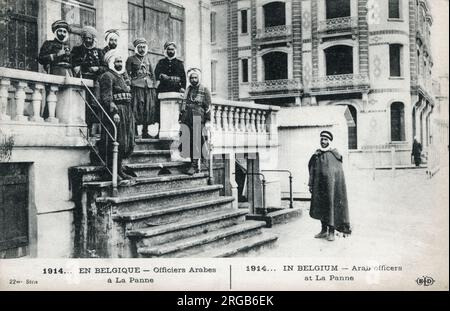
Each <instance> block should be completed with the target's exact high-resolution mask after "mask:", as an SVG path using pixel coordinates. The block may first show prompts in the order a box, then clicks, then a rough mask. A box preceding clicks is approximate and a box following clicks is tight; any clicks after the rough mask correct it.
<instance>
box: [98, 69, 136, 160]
mask: <svg viewBox="0 0 450 311" xmlns="http://www.w3.org/2000/svg"><path fill="white" fill-rule="evenodd" d="M126 80H127V75H126V73H125V74H124V75H119V74H118V73H116V72H114V71H112V70H108V71H106V72H105V73H104V74H102V75H101V76H100V78H99V83H100V94H101V96H100V98H101V103H102V106H103V108H104V109H105V110H106V112H108V114H109V116H110V118H111V119H112V120H113V116H114V114H116V113H117V114H118V115H119V117H120V122H119V123H118V124H117V123H116V126H117V142H118V143H119V161H120V162H121V160H122V159H123V158H127V157H129V156H130V155H131V153H132V152H133V148H134V117H133V110H132V103H131V93H130V87H129V86H128V85H127V83H126ZM103 119H104V120H103V121H102V122H103V124H104V125H105V126H106V127H107V129H108V131H109V132H110V133H111V135H114V132H113V129H112V126H111V123H110V121H109V120H107V118H106V117H105V116H104V118H103ZM99 149H100V151H101V152H100V154H101V155H102V157H103V158H104V159H107V160H108V161H107V163H108V165H111V161H112V158H111V157H112V140H111V138H110V137H109V136H108V135H107V134H106V131H102V139H101V141H100V143H99ZM120 162H119V163H120Z"/></svg>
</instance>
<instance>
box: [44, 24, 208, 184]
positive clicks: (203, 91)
mask: <svg viewBox="0 0 450 311" xmlns="http://www.w3.org/2000/svg"><path fill="white" fill-rule="evenodd" d="M52 31H53V33H54V34H55V38H54V39H53V40H47V41H45V42H44V44H43V45H42V47H41V50H40V53H39V63H40V64H41V65H43V66H44V69H45V71H46V72H47V73H49V74H55V75H64V76H67V75H68V76H75V77H81V78H86V79H92V80H93V81H94V87H93V88H91V89H90V92H89V93H92V94H93V95H94V96H95V97H96V98H97V99H99V102H100V104H101V105H102V107H103V108H104V109H105V111H106V112H107V114H108V115H109V117H110V118H111V119H112V120H114V122H115V124H116V127H117V136H118V137H117V142H118V143H119V177H120V178H121V179H130V178H132V177H133V176H135V175H134V173H133V172H132V171H131V170H127V168H126V167H123V166H122V160H123V159H124V158H127V157H128V156H130V155H131V153H132V152H133V148H134V142H135V135H138V134H140V133H139V132H138V126H137V124H139V125H142V135H141V137H142V138H151V136H150V135H149V132H148V126H149V125H151V124H157V125H159V122H160V120H159V101H158V96H157V94H159V93H163V92H180V93H184V100H183V105H180V111H181V113H180V117H179V121H180V123H181V122H182V123H183V124H184V126H182V129H185V130H189V131H190V134H189V135H181V136H182V137H190V140H189V142H188V143H187V141H186V142H185V143H184V144H183V141H181V143H182V146H183V145H185V146H183V147H184V148H183V149H184V150H187V155H189V156H190V157H191V167H190V168H189V170H188V171H187V173H188V174H194V173H195V172H198V171H199V169H200V166H199V164H198V161H197V159H199V158H201V151H200V152H198V150H202V145H199V146H196V145H195V142H196V141H197V142H198V143H200V142H201V143H202V144H203V143H204V139H203V137H204V136H203V135H202V136H201V137H202V139H201V140H198V139H195V138H194V137H193V133H194V131H196V132H198V131H197V128H200V132H202V130H203V129H205V128H209V127H210V125H209V121H210V113H209V110H210V104H211V95H210V93H209V90H208V89H207V88H206V87H204V86H202V85H201V84H200V78H201V72H200V70H199V69H197V68H192V69H190V70H188V72H187V74H188V77H189V83H190V85H189V87H188V88H187V89H186V73H185V68H184V63H183V61H181V60H179V59H178V58H177V55H176V51H177V45H176V43H175V42H167V43H166V44H165V45H164V53H165V57H164V58H162V59H161V60H159V62H158V63H157V65H156V67H155V70H153V67H152V64H151V62H150V57H149V55H148V50H149V44H148V42H147V40H146V39H145V38H137V39H136V40H134V41H133V45H134V48H135V53H134V55H132V56H129V57H128V58H127V59H126V62H125V64H124V59H123V58H122V56H121V55H120V53H119V52H118V50H117V45H118V40H119V38H120V35H119V31H118V30H116V29H110V30H107V31H106V32H105V41H106V46H105V47H104V48H103V49H100V48H98V47H97V31H96V29H95V28H93V27H91V26H85V27H84V28H83V29H82V32H81V38H82V44H81V45H78V46H74V47H73V48H72V49H71V48H70V46H69V43H68V39H69V32H70V26H69V25H68V23H67V22H65V21H63V20H58V21H56V22H54V23H53V24H52ZM86 97H87V103H88V104H89V106H90V107H91V109H93V112H91V111H90V110H91V109H86V123H87V125H88V129H89V131H90V132H91V134H92V135H93V134H98V132H99V131H100V127H99V122H100V121H105V122H102V123H103V125H104V126H105V127H106V130H107V131H105V130H103V131H101V139H100V142H99V144H98V148H99V151H100V155H101V156H102V158H103V159H105V161H106V164H107V166H108V167H111V166H112V159H111V158H112V156H111V152H112V140H111V138H110V137H109V135H108V132H109V133H111V132H112V131H111V130H112V124H110V123H109V122H106V120H105V118H106V116H105V115H103V114H102V113H101V110H100V109H98V107H97V109H96V102H97V101H95V100H94V98H93V97H92V96H90V94H87V96H86ZM94 113H97V114H100V116H101V117H100V119H101V120H97V118H96V117H95V114H94ZM44 114H45V112H44ZM197 121H198V122H197ZM197 123H198V124H197ZM154 137H157V136H154ZM182 152H183V150H182ZM184 154H186V152H185V153H184Z"/></svg>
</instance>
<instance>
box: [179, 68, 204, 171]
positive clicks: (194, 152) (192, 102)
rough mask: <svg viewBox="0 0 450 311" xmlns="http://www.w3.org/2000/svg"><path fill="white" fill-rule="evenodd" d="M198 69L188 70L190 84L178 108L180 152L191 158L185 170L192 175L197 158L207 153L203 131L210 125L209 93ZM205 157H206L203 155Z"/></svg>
mask: <svg viewBox="0 0 450 311" xmlns="http://www.w3.org/2000/svg"><path fill="white" fill-rule="evenodd" d="M200 75H201V71H200V69H197V68H193V69H190V70H188V77H189V83H190V86H189V87H188V89H187V91H186V96H185V104H184V105H182V107H181V109H180V112H181V113H180V123H181V153H182V154H183V156H184V157H187V155H189V156H190V158H191V167H190V168H189V169H188V171H187V172H186V173H187V174H189V175H193V174H194V173H196V172H199V170H200V168H201V167H200V164H199V163H198V162H199V160H201V158H202V154H205V155H206V153H207V148H206V145H205V142H206V138H205V136H206V135H205V134H206V133H205V132H206V131H207V130H208V129H209V128H210V127H211V125H210V120H211V114H210V107H211V93H210V92H209V90H208V89H207V88H206V87H205V86H203V85H201V84H200ZM205 158H207V157H205Z"/></svg>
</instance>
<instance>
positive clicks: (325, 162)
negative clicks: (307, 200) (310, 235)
mask: <svg viewBox="0 0 450 311" xmlns="http://www.w3.org/2000/svg"><path fill="white" fill-rule="evenodd" d="M332 141H333V134H332V133H331V132H329V131H322V132H321V133H320V149H318V150H317V151H316V152H315V153H314V155H313V156H312V157H311V159H310V160H309V163H308V168H309V183H308V186H309V191H310V192H311V207H310V210H309V215H310V216H311V217H312V218H314V219H318V220H320V221H321V223H322V230H321V231H320V232H319V233H318V234H316V235H315V238H318V239H320V238H326V239H327V240H328V241H334V232H335V230H337V231H339V232H342V233H344V234H351V229H350V219H349V213H348V202H347V188H346V185H345V178H344V170H343V168H342V155H340V154H339V152H338V151H337V150H336V149H335V148H331V143H332ZM327 229H328V232H327Z"/></svg>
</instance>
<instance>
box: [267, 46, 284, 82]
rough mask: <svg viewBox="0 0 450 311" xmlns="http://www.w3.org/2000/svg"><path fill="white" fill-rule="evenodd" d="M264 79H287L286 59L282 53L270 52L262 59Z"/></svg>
mask: <svg viewBox="0 0 450 311" xmlns="http://www.w3.org/2000/svg"><path fill="white" fill-rule="evenodd" d="M262 58H263V62H264V79H265V80H266V81H268V80H283V79H287V78H288V57H287V54H286V53H283V52H270V53H267V54H265V55H264V56H263V57H262Z"/></svg>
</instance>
